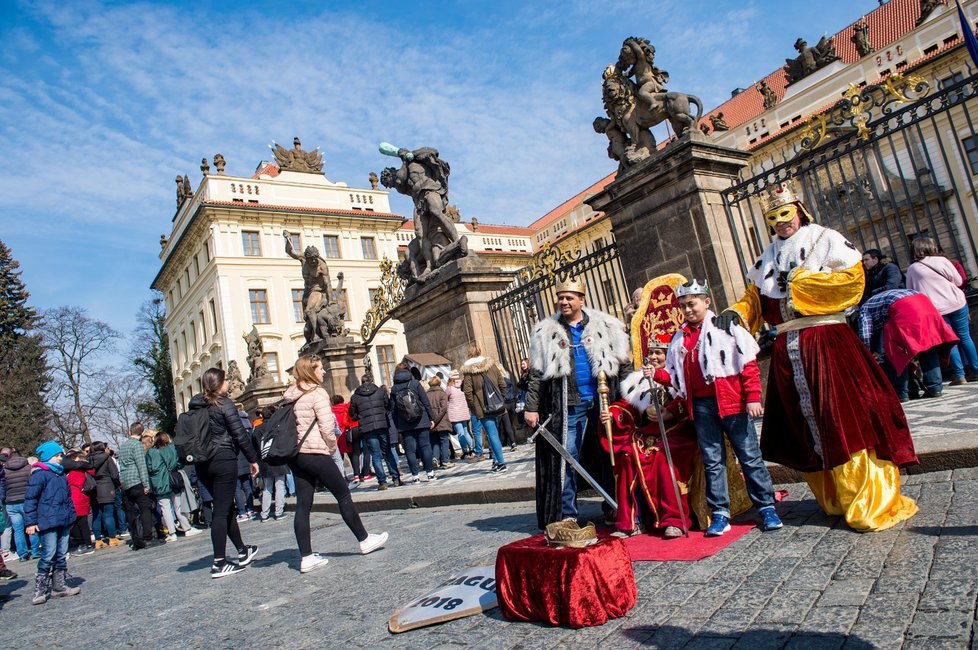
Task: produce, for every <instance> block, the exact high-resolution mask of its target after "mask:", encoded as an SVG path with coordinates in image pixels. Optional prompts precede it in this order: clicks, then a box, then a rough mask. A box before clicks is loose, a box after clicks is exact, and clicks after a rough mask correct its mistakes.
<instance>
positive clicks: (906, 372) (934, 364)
mask: <svg viewBox="0 0 978 650" xmlns="http://www.w3.org/2000/svg"><path fill="white" fill-rule="evenodd" d="M917 361H918V362H919V363H920V372H921V374H923V376H924V389H925V390H926V391H928V392H929V393H931V394H935V395H939V394H940V393H941V391H943V390H944V379H943V377H941V358H940V357H939V356H938V354H937V352H936V351H934V350H933V349H931V350H927V351H926V352H921V353H920V354H918V355H917ZM883 368H884V369H885V370H886V374H887V376H888V377H889V379H890V383H891V384H893V389H894V390H896V393H897V395H898V396H899V397H900V399H905V398H907V397H908V396H909V393H910V389H909V385H910V364H907V367H906V368H904V369H903V372H901V373H900V374H899V375H898V374H896V371H895V370H894V369H893V366H892V365H891V364H890V362H889V361H887V362H886V363H884V364H883Z"/></svg>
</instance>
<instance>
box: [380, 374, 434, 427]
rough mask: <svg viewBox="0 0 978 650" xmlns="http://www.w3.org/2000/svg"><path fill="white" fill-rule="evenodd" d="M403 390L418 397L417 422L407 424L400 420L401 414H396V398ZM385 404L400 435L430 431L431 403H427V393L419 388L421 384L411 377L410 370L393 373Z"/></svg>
mask: <svg viewBox="0 0 978 650" xmlns="http://www.w3.org/2000/svg"><path fill="white" fill-rule="evenodd" d="M405 390H411V391H414V394H415V395H417V397H418V402H419V403H420V404H421V419H420V420H418V421H417V422H408V421H406V420H404V419H402V418H401V414H400V413H398V410H397V396H398V395H400V394H401V392H402V391H405ZM387 403H388V405H387V408H388V409H390V412H391V414H392V415H393V416H394V425H395V426H396V427H397V430H398V431H400V432H401V433H403V432H405V431H415V430H417V429H421V430H425V431H427V430H430V429H431V403H430V402H429V401H428V393H427V392H425V389H424V388H423V387H422V386H421V382H420V381H418V380H417V379H415V378H414V377H413V376H411V371H410V370H398V371H397V372H395V373H394V382H393V385H392V386H391V395H390V398H389V399H388V400H387Z"/></svg>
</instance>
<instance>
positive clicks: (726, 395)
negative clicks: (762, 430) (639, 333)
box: [679, 323, 761, 419]
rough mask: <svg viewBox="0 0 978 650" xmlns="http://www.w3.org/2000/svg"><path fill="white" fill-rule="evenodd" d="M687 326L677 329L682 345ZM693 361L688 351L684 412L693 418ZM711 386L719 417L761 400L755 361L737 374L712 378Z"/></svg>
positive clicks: (733, 413)
mask: <svg viewBox="0 0 978 650" xmlns="http://www.w3.org/2000/svg"><path fill="white" fill-rule="evenodd" d="M688 328H689V324H688V323H684V324H683V326H682V328H681V329H680V330H679V331H680V332H681V333H682V335H683V345H685V344H686V342H687V338H686V333H687V331H688ZM731 352H732V351H731ZM693 363H696V364H699V359H698V358H697V357H696V356H695V355H694V353H693V352H692V351H690V352H689V353H688V354H687V356H686V363H685V364H683V374H685V375H686V377H685V380H686V412H687V413H689V417H690V419H693V397H692V393H693V391H692V389H691V387H692V372H693ZM713 386H714V387H715V388H716V392H717V406H718V407H719V410H720V417H721V418H725V417H727V416H729V415H738V414H740V413H746V412H747V404H749V403H750V402H760V401H761V371H760V370H759V369H758V367H757V361H751V362H749V363H747V364H745V365H744V370H743V372H741V373H740V374H739V375H731V376H730V377H717V378H716V379H714V380H713Z"/></svg>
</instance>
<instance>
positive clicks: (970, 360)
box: [944, 305, 978, 379]
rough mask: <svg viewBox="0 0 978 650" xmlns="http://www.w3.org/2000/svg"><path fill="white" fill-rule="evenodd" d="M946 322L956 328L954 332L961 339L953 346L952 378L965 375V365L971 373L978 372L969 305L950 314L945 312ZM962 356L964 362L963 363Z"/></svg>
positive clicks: (977, 356) (977, 352)
mask: <svg viewBox="0 0 978 650" xmlns="http://www.w3.org/2000/svg"><path fill="white" fill-rule="evenodd" d="M944 322H945V323H947V324H948V325H949V326H950V328H951V329H952V330H954V334H955V335H956V336H957V337H958V339H959V341H958V344H957V345H956V346H954V347H953V348H951V361H950V363H949V364H948V365H949V366H950V370H951V378H952V379H961V378H962V377H964V371H965V368H964V366H968V368H969V369H970V372H969V374H974V373H978V351H976V350H975V343H974V341H972V340H971V331H970V330H969V328H968V305H965V306H964V307H962V308H961V309H959V310H957V311H952V312H951V313H950V314H944ZM962 356H963V357H964V359H963V361H964V363H962V358H961V357H962Z"/></svg>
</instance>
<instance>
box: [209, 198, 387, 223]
mask: <svg viewBox="0 0 978 650" xmlns="http://www.w3.org/2000/svg"><path fill="white" fill-rule="evenodd" d="M201 205H204V206H233V207H236V208H251V209H253V210H290V211H293V212H322V213H324V214H343V215H354V216H358V217H381V218H383V219H403V218H404V217H402V216H401V215H399V214H394V213H393V212H369V211H367V210H339V209H337V208H311V207H304V206H296V205H272V204H270V203H238V202H236V201H204V202H203V203H202V204H201Z"/></svg>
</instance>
